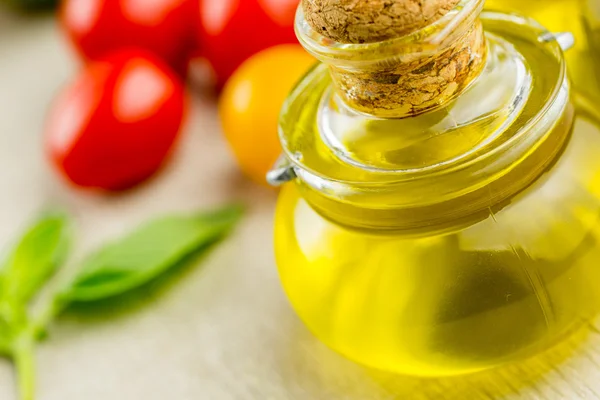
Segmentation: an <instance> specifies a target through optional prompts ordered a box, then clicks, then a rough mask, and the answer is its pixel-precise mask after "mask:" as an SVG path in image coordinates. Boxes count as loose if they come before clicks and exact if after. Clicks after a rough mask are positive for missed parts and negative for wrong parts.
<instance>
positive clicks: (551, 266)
mask: <svg viewBox="0 0 600 400" xmlns="http://www.w3.org/2000/svg"><path fill="white" fill-rule="evenodd" d="M598 123H599V121H598V120H596V119H594V118H592V117H590V116H588V115H585V114H582V115H581V116H580V117H578V118H577V121H576V123H575V127H574V132H573V135H572V138H571V140H570V142H569V144H568V146H567V147H566V149H565V152H564V154H563V156H562V157H561V159H560V160H559V161H558V162H557V164H556V165H554V166H553V167H551V168H549V169H548V170H547V171H545V173H544V175H543V177H541V178H540V179H538V181H537V182H535V183H534V184H533V185H532V186H531V187H529V188H528V189H527V190H526V191H525V192H523V193H521V194H519V195H517V196H515V197H513V198H511V199H510V203H509V205H508V206H506V207H505V208H503V209H502V210H501V211H499V212H497V213H490V214H489V216H488V217H487V218H485V219H483V220H482V221H480V222H478V223H476V224H473V225H471V226H468V227H466V228H463V229H460V230H458V231H456V232H452V233H442V234H434V235H423V236H420V237H413V236H410V235H408V236H406V235H401V234H398V235H377V234H373V233H369V232H358V231H355V230H349V229H345V228H343V227H340V226H339V225H337V224H335V223H332V222H329V221H328V220H327V219H325V218H324V217H323V216H321V215H319V214H318V213H316V212H315V211H314V210H313V209H312V208H311V207H310V206H309V205H308V204H307V202H306V200H304V199H302V198H301V197H300V196H299V193H298V189H297V188H296V187H295V186H293V185H289V186H287V187H285V188H284V190H283V193H282V194H281V198H280V201H279V205H278V209H277V215H276V227H275V234H276V249H277V259H278V265H279V266H280V275H281V279H282V283H283V286H284V288H285V290H286V292H287V294H288V296H289V298H290V300H291V302H292V304H293V305H294V307H295V309H296V310H297V312H298V314H299V315H300V317H301V318H302V319H303V320H304V321H305V322H306V323H307V325H308V327H309V328H310V329H311V330H312V331H313V332H314V333H315V334H316V335H317V336H318V337H319V338H320V339H321V340H323V341H324V342H325V343H327V344H328V345H330V346H331V347H333V348H334V349H336V350H338V351H339V352H341V353H343V354H345V355H346V356H348V357H349V358H351V359H354V360H359V361H361V362H363V363H366V364H368V365H371V366H374V367H378V368H383V369H386V370H391V371H396V372H401V373H406V374H411V375H426V376H440V375H452V374H460V373H466V372H474V371H477V370H481V369H485V368H489V367H491V366H494V365H497V364H501V363H503V362H505V361H507V360H513V359H515V358H520V357H525V356H528V355H530V354H533V353H535V352H536V351H538V350H539V349H540V348H543V347H545V346H547V345H549V344H551V342H553V341H556V340H557V338H560V337H562V336H563V335H565V334H567V333H569V332H570V331H571V330H572V329H574V328H575V327H576V326H577V324H578V323H580V322H582V321H585V320H586V319H588V318H590V317H591V316H592V315H593V314H594V313H595V312H596V311H597V309H598V307H599V304H598V301H599V299H598V294H597V293H598V292H599V291H598V290H596V288H597V283H598V282H600V243H599V240H600V174H599V173H598V172H597V171H599V170H600V159H599V158H598V154H600V129H599V128H598ZM592 171H593V172H592Z"/></svg>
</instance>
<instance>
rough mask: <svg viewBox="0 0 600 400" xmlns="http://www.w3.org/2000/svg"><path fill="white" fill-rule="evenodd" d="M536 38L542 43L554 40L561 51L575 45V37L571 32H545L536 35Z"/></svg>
mask: <svg viewBox="0 0 600 400" xmlns="http://www.w3.org/2000/svg"><path fill="white" fill-rule="evenodd" d="M538 40H539V41H540V42H542V43H548V42H553V41H556V42H557V43H558V45H559V46H560V48H561V49H562V50H563V51H567V50H569V49H570V48H571V47H573V46H574V45H575V37H574V36H573V34H572V33H571V32H556V33H552V32H546V33H544V34H543V35H540V36H538Z"/></svg>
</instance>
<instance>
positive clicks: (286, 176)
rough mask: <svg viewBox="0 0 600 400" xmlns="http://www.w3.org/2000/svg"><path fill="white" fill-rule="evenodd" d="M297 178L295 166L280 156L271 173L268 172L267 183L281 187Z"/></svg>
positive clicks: (283, 156)
mask: <svg viewBox="0 0 600 400" xmlns="http://www.w3.org/2000/svg"><path fill="white" fill-rule="evenodd" d="M294 178H296V172H295V171H294V166H293V165H292V163H291V162H290V161H289V160H288V158H287V157H286V156H285V155H283V154H282V155H280V156H279V158H278V159H277V161H275V164H274V165H273V167H272V168H271V170H270V171H269V172H267V183H269V185H271V186H281V185H283V184H284V183H286V182H289V181H291V180H293V179H294Z"/></svg>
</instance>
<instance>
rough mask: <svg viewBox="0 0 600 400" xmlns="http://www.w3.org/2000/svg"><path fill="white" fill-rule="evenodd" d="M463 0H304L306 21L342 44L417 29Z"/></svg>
mask: <svg viewBox="0 0 600 400" xmlns="http://www.w3.org/2000/svg"><path fill="white" fill-rule="evenodd" d="M459 1H460V0H302V8H303V10H304V15H305V18H306V21H307V22H308V23H309V24H310V26H312V28H313V29H315V30H317V31H319V32H320V33H321V35H323V36H326V37H328V38H329V39H332V40H335V41H336V42H340V43H372V42H380V41H383V40H387V39H393V38H397V37H401V36H404V35H407V34H409V33H411V32H414V31H417V30H419V29H421V28H423V27H425V26H427V25H429V24H431V23H432V22H435V21H436V20H438V19H440V18H441V17H443V16H444V15H446V14H447V13H448V11H450V10H452V9H453V8H454V7H456V5H457V4H458V3H459Z"/></svg>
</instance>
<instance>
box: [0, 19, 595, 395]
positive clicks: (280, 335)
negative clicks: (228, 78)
mask: <svg viewBox="0 0 600 400" xmlns="http://www.w3.org/2000/svg"><path fill="white" fill-rule="evenodd" d="M76 67H77V64H76V62H75V60H74V59H73V57H72V55H71V52H70V51H69V49H68V47H67V46H66V44H65V43H64V41H63V40H62V38H61V37H60V34H59V32H58V30H57V28H56V26H55V22H54V21H53V20H52V18H50V17H40V18H34V19H23V18H18V17H15V16H12V15H4V14H0V163H1V164H0V165H1V167H2V168H0V188H1V193H2V194H1V196H0V222H1V223H0V246H3V247H4V246H5V245H6V244H8V243H10V241H11V239H12V238H14V237H15V235H17V234H18V232H19V231H21V230H22V228H23V227H24V226H25V225H26V224H27V222H28V221H30V220H31V218H32V217H33V216H35V214H36V212H39V211H40V210H43V209H44V208H47V207H53V206H60V207H63V208H65V209H67V210H69V211H70V212H71V214H72V215H73V216H74V217H75V219H76V224H77V231H78V235H77V243H76V249H75V251H74V253H73V255H72V257H71V262H70V264H71V265H72V264H74V263H75V262H77V261H78V260H80V259H81V257H82V255H83V254H84V253H86V252H87V251H89V250H90V249H92V248H94V247H96V246H97V245H98V244H100V243H102V242H103V241H105V240H107V239H110V238H112V237H115V236H116V235H119V234H121V233H123V232H125V231H127V230H129V229H131V228H132V227H133V226H135V224H136V223H138V222H140V221H143V220H145V219H147V218H150V217H152V216H155V215H157V214H161V213H168V212H171V211H179V210H182V211H185V210H196V209H202V208H208V207H211V206H213V205H218V204H222V203H224V202H227V201H230V200H242V201H244V202H245V203H246V204H248V208H249V210H248V214H247V216H246V217H245V219H244V221H243V223H242V224H241V226H240V227H239V229H238V230H237V231H236V232H235V234H234V235H233V236H232V237H230V238H229V239H228V240H227V241H225V242H224V243H222V244H221V245H220V246H219V247H218V248H216V250H215V251H213V252H212V253H211V254H210V255H209V256H208V257H207V258H206V259H205V260H204V262H203V263H201V264H199V265H197V266H194V267H192V268H189V269H187V270H185V271H183V272H182V273H180V274H177V275H176V276H175V277H172V278H170V279H169V280H168V281H167V282H161V284H159V285H154V286H153V287H151V288H149V289H148V290H147V291H146V294H145V295H144V296H142V297H143V298H140V297H137V298H132V299H131V300H128V301H125V302H123V304H119V305H114V304H113V305H112V306H110V305H109V306H104V307H98V308H94V309H91V310H86V311H85V312H83V311H81V310H78V311H72V312H69V313H67V314H65V315H63V316H62V317H60V318H59V319H58V320H57V321H56V323H55V324H54V325H53V326H52V328H51V331H50V337H49V338H48V340H47V341H45V342H44V343H42V344H40V346H39V349H38V352H37V356H38V378H39V388H38V389H39V390H38V392H39V393H38V398H39V399H42V400H105V399H111V400H200V399H202V400H204V399H207V400H229V399H249V400H254V399H257V400H287V399H300V400H313V399H324V400H337V399H340V400H341V399H347V400H384V399H386V400H387V399H390V400H391V399H461V400H462V399H465V400H470V399H489V398H494V399H549V400H552V399H600V335H599V334H598V332H599V331H598V328H596V327H594V326H589V327H587V328H586V329H584V330H583V331H582V332H581V333H580V334H579V335H577V336H576V337H575V338H572V339H570V340H568V341H567V342H566V343H564V344H563V345H561V346H559V347H558V348H555V349H553V350H551V351H549V352H548V353H546V354H543V355H541V356H538V357H537V358H534V359H531V360H529V361H527V362H525V363H523V364H519V365H512V366H508V367H505V368H502V369H499V370H495V371H493V372H488V373H483V374H477V375H472V376H468V377H461V378H452V379H450V378H447V379H438V380H423V379H415V378H410V377H402V376H394V375H390V374H386V373H382V372H377V371H372V370H368V369H365V368H363V367H361V366H358V365H355V364H353V363H351V362H349V361H347V360H345V359H343V358H342V357H340V356H338V355H337V354H335V353H333V352H332V351H330V350H329V349H327V348H326V347H325V346H323V345H322V344H321V343H319V342H318V341H317V340H316V339H314V338H313V337H312V336H311V335H310V333H308V332H307V330H306V329H305V328H304V326H303V325H302V324H301V322H300V321H299V320H298V319H297V317H296V316H295V315H294V313H293V311H292V310H291V308H290V307H289V305H288V303H287V301H286V299H285V296H284V294H283V292H282V290H281V288H280V285H279V282H278V277H277V272H276V269H275V264H274V260H273V256H272V234H271V223H272V213H273V206H274V202H275V197H276V196H275V193H273V192H271V191H269V190H268V189H264V188H260V187H257V186H255V185H253V184H251V183H249V182H247V181H246V180H244V179H243V178H242V177H241V176H239V174H238V172H237V171H236V168H235V165H234V163H233V161H232V158H231V156H230V155H229V152H228V150H227V148H226V146H225V145H224V143H223V141H222V139H221V137H220V134H219V129H220V128H219V124H218V120H217V118H216V110H215V105H214V102H213V101H212V100H211V99H208V98H201V97H200V96H196V98H195V100H194V105H193V113H192V114H193V115H192V117H191V118H190V120H189V122H188V124H187V129H186V136H185V139H184V140H183V141H182V143H181V146H180V147H179V151H178V153H177V154H176V157H175V159H174V162H172V163H171V164H170V166H169V167H168V168H167V169H166V170H165V171H164V173H163V174H161V175H160V177H159V178H158V179H156V180H154V181H152V182H151V183H150V184H147V185H144V186H143V187H141V188H139V189H137V190H135V191H133V192H130V193H127V194H125V195H122V196H112V197H102V196H97V195H91V194H82V193H80V192H76V191H73V190H71V189H69V188H67V187H65V186H64V184H63V183H61V182H60V181H59V180H58V179H57V178H56V177H55V175H54V174H53V173H52V172H51V171H50V170H49V168H48V166H47V164H46V161H45V159H44V157H43V152H42V146H41V133H42V128H43V123H44V115H45V114H46V112H47V108H48V105H49V103H50V101H51V99H52V98H53V96H54V95H55V94H56V92H57V90H58V89H59V88H60V87H61V85H63V84H64V83H65V82H66V81H67V80H68V79H69V77H70V76H72V73H73V71H75V70H76ZM68 271H69V268H68V266H67V267H66V270H65V271H64V273H65V274H66V273H68ZM519 328H520V327H518V326H517V327H515V329H519ZM13 382H14V376H13V373H12V368H11V365H10V363H9V362H8V361H5V360H0V400H13V399H16V396H15V393H14V388H13Z"/></svg>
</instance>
